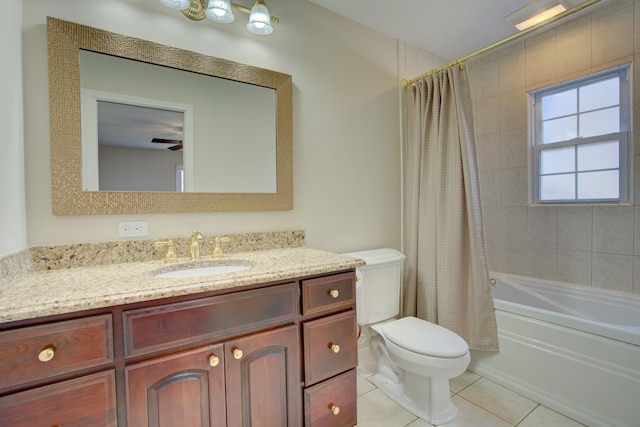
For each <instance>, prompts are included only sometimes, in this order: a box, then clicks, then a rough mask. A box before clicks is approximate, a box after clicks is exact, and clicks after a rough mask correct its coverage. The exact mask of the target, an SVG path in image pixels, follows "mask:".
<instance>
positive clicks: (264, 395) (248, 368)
mask: <svg viewBox="0 0 640 427" xmlns="http://www.w3.org/2000/svg"><path fill="white" fill-rule="evenodd" d="M298 348H299V340H298V328H297V326H295V325H292V326H289V327H285V328H280V329H276V330H272V331H266V332H261V333H257V334H253V335H249V336H247V337H243V338H240V339H237V340H233V341H228V342H227V343H226V344H225V351H226V371H227V417H228V426H229V427H239V426H251V427H278V426H290V427H297V426H300V425H302V421H301V413H300V406H301V403H300V401H301V397H302V392H301V387H300V379H299V376H300V374H299V369H298V363H299V362H298Z"/></svg>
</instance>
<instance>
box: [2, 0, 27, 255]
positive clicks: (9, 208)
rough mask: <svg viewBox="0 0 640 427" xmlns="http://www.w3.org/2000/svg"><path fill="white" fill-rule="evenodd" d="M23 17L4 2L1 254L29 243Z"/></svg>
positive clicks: (16, 4) (14, 5)
mask: <svg viewBox="0 0 640 427" xmlns="http://www.w3.org/2000/svg"><path fill="white" fill-rule="evenodd" d="M21 16H22V11H21V7H20V2H16V1H13V2H6V4H4V3H3V5H2V13H0V28H2V37H0V57H1V58H2V66H0V93H1V94H2V96H1V97H0V99H1V100H0V129H1V130H2V145H1V146H2V155H1V156H0V158H2V163H1V166H0V183H2V184H1V185H0V255H3V254H6V253H8V252H12V251H14V250H17V249H21V248H23V247H25V246H27V228H26V216H25V188H24V148H23V147H24V144H23V140H24V137H23V116H22V32H21V30H22V28H21V25H20V24H21V22H22V21H21Z"/></svg>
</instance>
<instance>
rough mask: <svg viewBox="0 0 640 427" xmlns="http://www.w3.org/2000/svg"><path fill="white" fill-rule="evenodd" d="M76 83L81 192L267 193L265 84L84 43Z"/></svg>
mask: <svg viewBox="0 0 640 427" xmlns="http://www.w3.org/2000/svg"><path fill="white" fill-rule="evenodd" d="M80 82H81V91H82V94H83V95H82V102H83V107H82V122H83V135H82V150H83V163H82V168H83V188H84V189H85V190H88V191H97V190H100V191H178V192H180V191H196V192H214V193H275V192H276V191H277V180H276V102H275V90H274V89H271V88H264V87H260V86H255V85H247V84H244V83H239V82H234V81H229V80H225V79H220V78H216V77H212V76H205V75H201V74H196V73H191V72H187V71H181V70H175V69H171V68H167V67H161V66H156V65H152V64H147V63H143V62H138V61H131V60H128V59H123V58H117V57H113V56H109V55H103V54H99V53H95V52H89V51H81V52H80ZM185 116H186V119H185Z"/></svg>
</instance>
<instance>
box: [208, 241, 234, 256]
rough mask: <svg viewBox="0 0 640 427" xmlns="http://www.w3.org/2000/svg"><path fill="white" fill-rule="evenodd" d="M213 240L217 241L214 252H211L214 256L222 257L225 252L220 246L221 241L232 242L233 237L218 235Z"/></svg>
mask: <svg viewBox="0 0 640 427" xmlns="http://www.w3.org/2000/svg"><path fill="white" fill-rule="evenodd" d="M213 241H214V242H215V247H214V248H213V253H212V254H211V256H212V257H214V258H222V257H224V252H223V251H222V248H221V247H220V243H221V242H230V241H231V239H230V238H228V237H216V238H215V239H213Z"/></svg>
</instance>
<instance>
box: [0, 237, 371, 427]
mask: <svg viewBox="0 0 640 427" xmlns="http://www.w3.org/2000/svg"><path fill="white" fill-rule="evenodd" d="M265 252H267V253H268V254H269V255H268V256H266V257H264V260H263V261H260V260H259V257H260V256H262V255H256V257H257V258H256V259H254V260H251V255H247V254H240V256H241V257H242V258H243V259H244V260H245V261H246V260H249V261H251V262H252V263H253V268H251V269H249V270H246V271H244V272H242V273H232V274H228V275H222V276H217V277H215V278H209V279H208V280H203V278H196V279H193V278H191V279H178V280H173V281H172V279H158V278H156V277H152V276H149V274H148V271H149V268H150V266H149V263H134V264H132V265H131V266H129V267H123V266H122V265H120V266H110V267H101V268H99V269H97V270H96V269H88V270H82V271H78V272H76V274H77V275H80V276H82V275H85V277H84V279H81V278H78V277H74V278H73V279H69V278H70V277H72V276H73V274H74V272H72V271H66V272H60V273H59V274H58V275H59V276H61V277H58V278H57V279H59V280H60V282H61V283H63V285H64V282H67V283H66V287H67V288H71V289H73V288H74V283H75V282H74V280H78V281H82V280H87V278H88V276H87V275H92V274H99V273H102V275H101V277H102V278H101V279H98V280H104V281H106V283H105V284H104V285H103V286H105V287H107V288H109V287H110V286H111V288H110V289H109V290H108V291H104V290H102V291H100V290H96V291H94V293H96V295H95V297H94V298H92V299H88V300H87V301H85V304H84V305H82V303H81V302H78V301H67V300H65V299H64V298H63V297H61V298H60V300H56V301H55V302H54V303H52V304H50V305H49V306H48V308H47V309H46V310H45V312H43V315H42V316H37V317H35V316H33V315H32V314H31V315H27V314H24V313H27V310H26V308H24V309H23V311H22V312H21V310H20V308H16V310H17V312H19V313H21V314H17V315H15V316H16V317H22V318H19V319H18V318H16V319H14V320H9V321H7V320H5V319H3V323H0V424H1V425H11V426H34V425H60V426H70V425H71V426H89V425H91V426H93V425H95V426H103V425H104V426H115V425H120V426H124V425H128V426H136V427H138V426H157V425H161V424H162V425H189V426H241V425H252V426H302V425H304V426H314V427H315V426H336V427H337V426H352V425H355V424H356V373H355V368H356V365H357V346H356V315H355V273H354V268H355V267H356V266H358V265H360V263H359V260H357V259H354V258H348V257H344V256H339V255H335V254H328V253H323V252H320V251H313V250H310V249H306V248H298V249H285V250H278V251H265ZM321 258H326V259H323V260H322V261H321V262H320V261H319V260H320V259H321ZM279 259H281V260H285V259H289V261H290V262H291V268H289V269H287V268H286V267H285V266H284V265H279V264H278V261H277V260H279ZM328 260H333V261H339V262H327V261H328ZM269 264H270V265H271V272H270V273H266V272H267V271H268V270H269ZM157 265H159V264H153V265H152V266H157ZM303 265H304V266H303ZM118 269H120V270H118ZM121 270H125V271H121ZM252 270H253V273H251V271H252ZM134 271H138V272H146V273H145V274H142V275H141V273H135V272H134ZM303 271H306V273H307V274H301V272H303ZM56 274H57V273H51V274H50V275H49V279H50V280H49V282H50V283H53V286H54V287H55V286H56V283H57V282H56ZM109 274H111V277H109ZM141 277H144V278H145V279H146V283H140V284H139V289H138V290H137V291H136V290H129V291H128V294H123V293H122V292H125V291H121V292H118V291H117V288H118V286H122V289H124V288H126V286H127V285H126V283H125V284H124V285H122V284H120V285H118V284H117V283H115V282H119V281H122V282H133V281H135V279H136V278H137V279H138V280H141ZM265 277H271V280H263V279H264V278H265ZM274 277H278V278H276V279H274ZM46 278H47V274H46V273H43V274H41V275H39V276H38V277H35V278H32V279H30V282H29V283H27V284H24V286H25V288H29V286H32V287H31V288H29V289H31V290H33V287H35V288H39V287H40V286H41V284H42V283H46V282H47V279H46ZM118 278H119V279H120V280H118ZM65 279H66V280H65ZM40 282H42V283H40ZM85 285H86V286H97V287H98V288H99V283H98V282H96V281H94V282H93V283H91V282H85ZM113 287H115V288H116V289H113ZM88 292H91V291H88ZM154 292H155V295H153V294H154ZM100 293H102V294H104V295H103V296H102V298H101V297H98V294H100ZM32 297H33V299H34V300H35V304H37V299H38V297H37V296H35V295H33V296H32ZM6 298H7V296H6V295H2V296H1V297H0V306H2V305H3V299H6ZM26 299H28V298H25V300H26ZM114 301H119V302H120V303H117V304H113V302H114ZM126 301H130V302H126ZM25 304H26V302H25ZM100 305H102V307H98V306H100ZM25 307H26V306H25ZM73 307H75V308H76V309H74V308H73ZM5 308H7V307H5V306H2V309H3V310H5ZM80 308H81V309H80ZM26 316H28V317H26Z"/></svg>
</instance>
